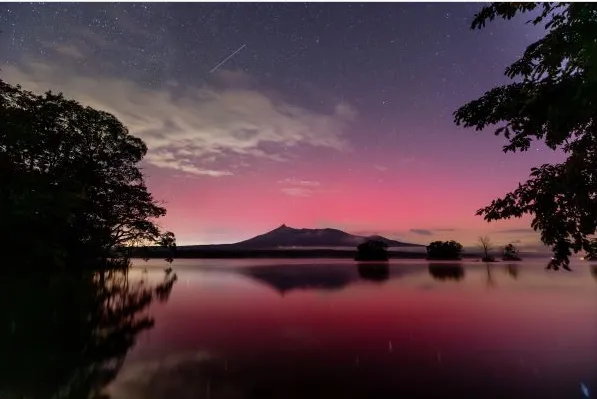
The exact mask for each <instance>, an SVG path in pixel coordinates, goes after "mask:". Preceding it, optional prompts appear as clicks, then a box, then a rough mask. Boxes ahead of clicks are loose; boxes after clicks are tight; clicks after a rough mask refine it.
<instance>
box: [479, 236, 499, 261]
mask: <svg viewBox="0 0 597 399" xmlns="http://www.w3.org/2000/svg"><path fill="white" fill-rule="evenodd" d="M479 246H480V247H481V250H482V251H483V257H482V258H481V261H482V262H495V261H496V260H495V256H493V255H491V253H490V251H491V250H492V249H493V243H492V242H491V239H490V238H489V237H488V236H483V237H479Z"/></svg>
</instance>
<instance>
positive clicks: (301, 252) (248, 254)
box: [133, 248, 545, 262]
mask: <svg viewBox="0 0 597 399" xmlns="http://www.w3.org/2000/svg"><path fill="white" fill-rule="evenodd" d="M356 254H357V251H356V249H354V250H351V249H240V248H239V249H232V248H221V249H219V248H209V249H190V248H189V249H179V250H178V251H177V254H176V256H175V258H178V259H193V258H195V259H242V258H247V259H256V258H272V259H309V258H311V259H317V258H330V259H333V258H335V259H354V257H355V255H356ZM165 255H166V252H164V251H163V250H161V249H158V248H151V249H150V251H149V258H150V259H154V258H163V257H164V256H165ZM529 255H530V256H528V257H529V258H535V257H537V256H533V255H531V254H529ZM388 256H389V258H390V259H425V258H426V254H425V253H424V252H419V253H417V252H411V251H399V250H398V251H388ZM543 256H545V255H543ZM525 257H527V256H525ZM133 258H143V255H142V253H141V251H135V252H134V253H133ZM462 260H465V261H471V260H479V261H480V256H479V254H474V253H464V254H462ZM454 262H458V260H454ZM498 262H499V260H498Z"/></svg>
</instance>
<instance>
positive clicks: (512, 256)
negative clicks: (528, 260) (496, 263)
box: [502, 244, 520, 260]
mask: <svg viewBox="0 0 597 399" xmlns="http://www.w3.org/2000/svg"><path fill="white" fill-rule="evenodd" d="M502 259H503V260H520V257H519V256H518V250H517V249H516V247H515V246H514V244H508V245H506V246H505V247H504V255H503V256H502Z"/></svg>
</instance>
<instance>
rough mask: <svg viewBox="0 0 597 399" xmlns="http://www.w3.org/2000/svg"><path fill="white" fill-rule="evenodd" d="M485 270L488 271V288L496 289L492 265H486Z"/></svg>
mask: <svg viewBox="0 0 597 399" xmlns="http://www.w3.org/2000/svg"><path fill="white" fill-rule="evenodd" d="M485 269H486V270H487V283H486V284H487V288H494V287H495V280H494V278H493V274H492V271H493V267H492V265H491V263H485Z"/></svg>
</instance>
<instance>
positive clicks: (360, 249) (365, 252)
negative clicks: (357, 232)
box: [355, 240, 389, 261]
mask: <svg viewBox="0 0 597 399" xmlns="http://www.w3.org/2000/svg"><path fill="white" fill-rule="evenodd" d="M387 248H388V244H386V243H385V242H383V241H379V240H367V241H365V242H363V243H361V244H359V245H358V246H357V255H356V256H355V260H365V261H366V260H376V261H386V260H388V259H389V257H388V250H387Z"/></svg>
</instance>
